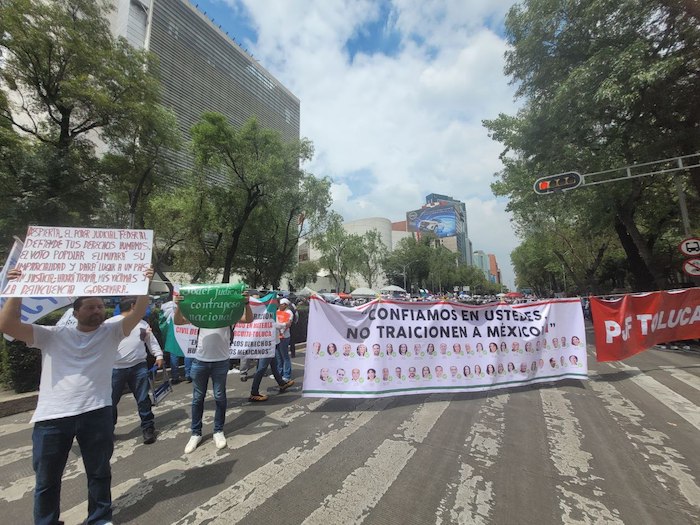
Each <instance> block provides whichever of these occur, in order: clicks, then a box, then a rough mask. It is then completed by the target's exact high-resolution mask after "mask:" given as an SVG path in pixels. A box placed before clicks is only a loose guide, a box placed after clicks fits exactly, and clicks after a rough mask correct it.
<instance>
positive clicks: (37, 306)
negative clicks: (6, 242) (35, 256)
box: [0, 239, 71, 340]
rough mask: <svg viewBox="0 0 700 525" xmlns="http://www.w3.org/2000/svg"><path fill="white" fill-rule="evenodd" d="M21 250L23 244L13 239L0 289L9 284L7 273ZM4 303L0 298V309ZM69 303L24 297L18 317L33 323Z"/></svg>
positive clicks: (53, 298) (45, 298)
mask: <svg viewBox="0 0 700 525" xmlns="http://www.w3.org/2000/svg"><path fill="white" fill-rule="evenodd" d="M23 249H24V243H23V242H22V241H21V240H19V239H15V243H14V245H13V246H12V249H11V250H10V254H9V255H8V257H7V261H5V265H4V266H3V268H2V271H0V289H4V288H5V287H6V286H7V283H8V282H9V281H8V279H7V272H8V271H10V270H11V269H12V268H14V267H15V266H17V262H18V261H19V256H20V254H21V253H22V250H23ZM5 301H7V298H6V297H0V308H2V307H3V306H4V305H5ZM70 303H71V300H70V299H69V298H68V297H59V298H56V297H25V298H24V300H23V301H22V306H21V308H20V317H21V319H22V322H23V323H34V322H36V321H38V320H39V319H41V318H42V317H44V316H45V315H47V314H49V313H51V312H53V311H54V310H57V309H58V308H62V307H64V306H67V305H69V304H70ZM5 339H8V340H12V338H10V336H8V335H6V336H5Z"/></svg>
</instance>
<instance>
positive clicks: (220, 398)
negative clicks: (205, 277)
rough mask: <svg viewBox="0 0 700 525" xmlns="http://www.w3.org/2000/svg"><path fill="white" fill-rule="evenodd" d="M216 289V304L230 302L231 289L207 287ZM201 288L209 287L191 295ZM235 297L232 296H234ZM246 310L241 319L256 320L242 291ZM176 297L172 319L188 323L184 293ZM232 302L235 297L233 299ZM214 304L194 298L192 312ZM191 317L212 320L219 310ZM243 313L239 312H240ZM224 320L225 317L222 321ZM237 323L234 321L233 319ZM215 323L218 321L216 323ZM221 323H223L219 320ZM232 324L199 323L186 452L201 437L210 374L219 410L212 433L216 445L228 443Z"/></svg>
mask: <svg viewBox="0 0 700 525" xmlns="http://www.w3.org/2000/svg"><path fill="white" fill-rule="evenodd" d="M208 288H212V289H213V293H214V294H216V295H218V297H219V299H220V301H217V304H219V303H221V304H224V303H225V304H226V305H228V304H229V301H226V300H225V299H226V298H227V295H228V292H229V290H227V289H226V287H225V286H223V285H222V288H220V289H218V290H217V289H216V288H215V287H208ZM186 290H188V289H187V288H183V289H181V292H184V293H187V292H186ZM199 291H205V292H207V291H209V290H208V289H207V288H200V290H198V291H195V292H193V293H192V295H196V294H197V293H198V292H199ZM232 298H233V297H232ZM243 298H244V305H245V312H244V314H243V316H242V317H241V318H240V320H241V322H244V323H251V322H253V311H252V310H251V309H250V304H249V302H248V301H249V299H248V296H247V293H244V294H243ZM173 300H174V301H175V305H176V306H175V317H174V318H173V320H174V321H175V324H176V325H183V324H189V323H190V319H188V318H187V317H185V315H184V314H183V312H182V306H181V302H182V301H183V296H182V295H179V294H178V295H176V296H174V297H173ZM230 303H231V304H233V303H235V301H230ZM210 304H213V301H212V300H211V299H209V300H208V301H207V299H204V300H202V302H196V301H194V302H193V306H194V309H193V310H192V311H193V312H202V311H203V310H204V309H203V308H201V307H202V306H203V305H210ZM189 315H190V317H192V319H191V321H192V323H193V324H196V323H201V321H202V317H206V318H207V319H208V320H211V318H212V317H214V316H215V315H216V314H210V313H207V314H203V315H200V314H194V315H193V314H191V313H190V314H189ZM238 315H240V313H239V314H238ZM222 322H223V321H222ZM233 324H235V321H234V323H233ZM214 326H216V325H214ZM219 326H221V325H220V324H219ZM231 328H232V327H231V326H230V325H229V324H227V325H226V326H223V327H219V328H206V327H200V329H199V337H198V339H197V350H196V352H195V355H194V361H193V362H192V369H191V376H192V384H193V385H194V388H193V391H192V427H191V428H192V436H191V437H190V440H189V441H188V442H187V445H186V446H185V454H189V453H191V452H194V450H195V449H196V448H197V446H198V445H199V444H200V443H201V441H202V417H203V414H204V396H205V394H206V391H207V385H208V383H209V378H211V386H212V390H213V392H214V401H215V402H216V411H215V413H214V434H213V436H212V438H213V440H214V445H216V448H219V449H221V448H224V447H225V446H226V436H224V422H225V420H226V404H227V401H226V378H227V376H228V364H229V346H230V345H231Z"/></svg>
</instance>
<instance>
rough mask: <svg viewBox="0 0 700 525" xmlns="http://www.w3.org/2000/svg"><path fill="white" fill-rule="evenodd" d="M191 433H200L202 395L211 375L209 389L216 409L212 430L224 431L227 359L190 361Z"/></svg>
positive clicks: (202, 407) (196, 434) (202, 405)
mask: <svg viewBox="0 0 700 525" xmlns="http://www.w3.org/2000/svg"><path fill="white" fill-rule="evenodd" d="M191 372H192V385H193V386H194V390H193V391H192V435H194V436H201V435H202V415H203V414H204V396H205V395H206V393H207V385H208V383H209V378H210V377H211V389H212V390H213V391H214V401H215V402H216V411H215V412H214V432H215V433H216V432H223V431H224V422H225V421H226V378H227V377H228V359H226V360H224V361H211V362H208V361H199V360H198V359H193V361H192V369H191Z"/></svg>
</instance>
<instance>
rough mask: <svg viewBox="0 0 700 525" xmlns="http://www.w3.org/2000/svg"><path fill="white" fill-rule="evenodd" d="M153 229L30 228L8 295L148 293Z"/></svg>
mask: <svg viewBox="0 0 700 525" xmlns="http://www.w3.org/2000/svg"><path fill="white" fill-rule="evenodd" d="M152 249H153V231H152V230H122V229H100V228H72V227H71V228H67V227H58V226H51V227H45V226H30V227H29V229H28V230H27V237H26V239H25V240H24V246H23V248H22V250H21V252H20V254H19V258H18V260H17V264H16V265H15V267H16V268H19V269H20V270H22V277H21V278H20V279H18V280H14V281H10V282H8V283H7V284H6V285H5V287H4V289H3V291H2V295H4V296H8V297H37V296H43V297H78V296H109V295H144V294H147V293H148V279H147V278H146V277H145V275H144V272H145V271H146V270H147V269H148V267H149V266H150V264H151V252H152Z"/></svg>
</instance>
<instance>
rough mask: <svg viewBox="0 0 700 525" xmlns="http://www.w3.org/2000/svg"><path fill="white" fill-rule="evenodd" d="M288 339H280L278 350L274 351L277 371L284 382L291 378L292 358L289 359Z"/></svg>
mask: <svg viewBox="0 0 700 525" xmlns="http://www.w3.org/2000/svg"><path fill="white" fill-rule="evenodd" d="M289 339H290V338H289V337H285V338H284V339H280V343H279V345H277V346H278V349H279V351H277V350H278V349H275V358H276V359H277V369H278V370H279V373H280V375H281V376H282V378H283V379H284V380H285V381H289V380H290V379H291V378H292V358H291V357H289Z"/></svg>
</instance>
